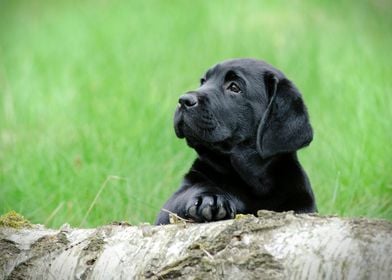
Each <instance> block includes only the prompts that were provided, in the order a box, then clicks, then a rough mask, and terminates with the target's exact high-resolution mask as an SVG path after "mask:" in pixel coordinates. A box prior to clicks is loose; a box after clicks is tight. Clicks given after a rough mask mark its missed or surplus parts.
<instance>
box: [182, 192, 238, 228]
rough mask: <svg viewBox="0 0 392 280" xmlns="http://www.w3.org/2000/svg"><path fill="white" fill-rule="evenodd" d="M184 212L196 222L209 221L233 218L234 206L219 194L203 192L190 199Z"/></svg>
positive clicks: (234, 213)
mask: <svg viewBox="0 0 392 280" xmlns="http://www.w3.org/2000/svg"><path fill="white" fill-rule="evenodd" d="M185 212H186V216H187V218H190V219H192V220H194V221H196V222H211V221H219V220H226V219H232V218H234V216H235V215H236V207H235V205H234V203H233V202H232V201H230V199H228V198H227V197H225V196H223V195H221V194H203V195H199V196H196V197H194V198H193V199H190V200H189V201H188V203H187V205H186V211H185Z"/></svg>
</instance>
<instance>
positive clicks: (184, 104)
mask: <svg viewBox="0 0 392 280" xmlns="http://www.w3.org/2000/svg"><path fill="white" fill-rule="evenodd" d="M178 104H179V106H180V107H181V108H183V109H190V108H192V107H196V106H197V105H198V104H199V100H198V99H197V96H196V95H195V94H192V93H186V94H184V95H181V96H180V99H178Z"/></svg>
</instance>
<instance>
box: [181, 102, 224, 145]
mask: <svg viewBox="0 0 392 280" xmlns="http://www.w3.org/2000/svg"><path fill="white" fill-rule="evenodd" d="M174 130H175V132H176V135H177V137H178V138H186V139H187V140H188V141H191V142H195V141H196V142H198V143H200V144H202V143H216V142H221V141H224V140H225V139H226V138H227V137H228V136H227V133H225V131H226V130H225V129H224V128H223V127H222V126H220V124H219V122H218V121H217V120H216V119H215V117H214V115H213V114H212V113H210V112H201V113H200V114H197V113H190V112H185V111H183V110H181V109H180V108H177V110H176V112H175V114H174Z"/></svg>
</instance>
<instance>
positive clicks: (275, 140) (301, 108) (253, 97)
mask: <svg viewBox="0 0 392 280" xmlns="http://www.w3.org/2000/svg"><path fill="white" fill-rule="evenodd" d="M174 128H175V132H176V134H177V136H178V137H179V138H184V137H185V138H186V140H187V142H188V144H189V145H190V146H191V147H194V148H197V147H199V146H203V147H208V148H213V149H217V150H219V151H222V152H230V151H231V150H232V149H233V148H235V147H236V146H238V145H239V144H241V143H249V144H254V145H255V147H256V148H257V151H258V152H259V154H260V156H261V157H262V158H267V157H270V156H273V155H276V154H280V153H287V152H292V151H295V150H298V149H300V148H302V147H304V146H306V145H308V144H309V143H310V142H311V140H312V137H313V133H312V128H311V126H310V123H309V118H308V114H307V111H306V107H305V105H304V103H303V101H302V98H301V95H300V93H299V92H298V90H297V89H296V87H295V86H294V85H293V84H292V83H291V82H290V81H289V80H288V79H287V78H286V77H285V76H284V75H283V74H282V73H281V72H280V71H279V70H277V69H275V68H274V67H272V66H271V65H269V64H267V63H265V62H263V61H259V60H254V59H233V60H228V61H224V62H222V63H219V64H217V65H215V66H213V67H212V68H210V69H209V70H208V71H207V72H206V73H205V74H204V76H203V77H202V78H201V81H200V87H199V88H198V89H196V90H194V91H189V92H187V93H185V94H184V95H182V96H181V97H180V99H179V103H178V107H177V109H176V112H175V115H174Z"/></svg>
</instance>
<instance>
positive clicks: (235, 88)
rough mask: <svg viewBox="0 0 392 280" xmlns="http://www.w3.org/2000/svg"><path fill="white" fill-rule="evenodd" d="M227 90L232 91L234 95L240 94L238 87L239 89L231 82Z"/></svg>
mask: <svg viewBox="0 0 392 280" xmlns="http://www.w3.org/2000/svg"><path fill="white" fill-rule="evenodd" d="M227 89H228V90H230V91H232V92H235V93H240V92H241V89H240V87H239V86H238V85H237V84H236V83H233V82H231V83H230V84H229V86H228V87H227Z"/></svg>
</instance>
